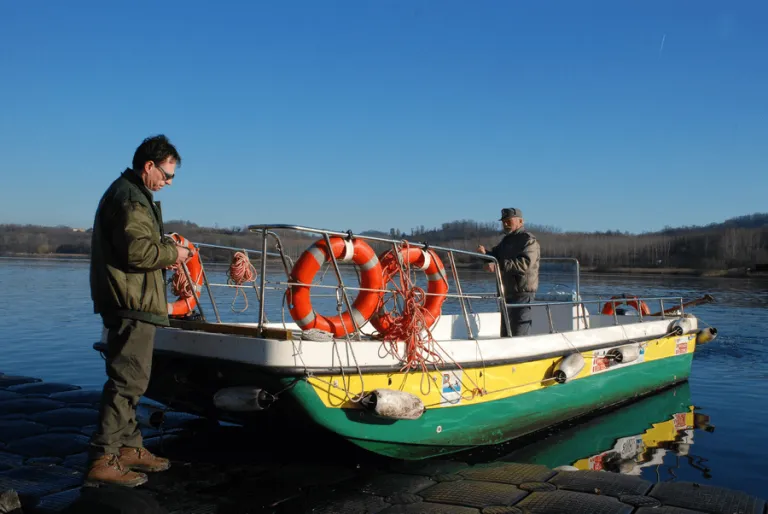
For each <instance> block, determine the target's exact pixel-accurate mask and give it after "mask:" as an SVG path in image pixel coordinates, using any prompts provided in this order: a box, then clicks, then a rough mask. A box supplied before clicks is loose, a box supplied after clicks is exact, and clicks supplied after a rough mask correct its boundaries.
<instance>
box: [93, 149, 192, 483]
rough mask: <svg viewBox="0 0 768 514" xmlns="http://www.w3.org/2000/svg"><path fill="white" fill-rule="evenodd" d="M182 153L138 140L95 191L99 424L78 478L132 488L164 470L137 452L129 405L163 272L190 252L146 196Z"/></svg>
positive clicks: (139, 391) (150, 340)
mask: <svg viewBox="0 0 768 514" xmlns="http://www.w3.org/2000/svg"><path fill="white" fill-rule="evenodd" d="M180 164H181V157H180V156H179V153H178V152H177V151H176V148H174V146H173V145H172V144H171V143H170V142H169V141H168V139H167V138H166V137H165V136H162V135H161V136H156V137H151V138H147V139H145V140H144V141H143V142H142V143H141V145H139V147H138V148H137V149H136V152H135V153H134V156H133V167H132V168H128V169H126V170H125V171H124V172H123V173H122V174H121V175H120V176H119V177H118V178H117V179H116V180H115V181H114V182H112V184H111V185H110V186H109V188H108V189H107V191H106V192H105V193H104V195H103V196H102V198H101V200H100V202H99V206H98V209H97V210H96V216H95V219H94V222H93V236H92V240H91V278H90V283H91V298H92V299H93V306H94V312H95V313H97V314H100V315H101V318H102V321H103V323H104V327H105V329H106V331H107V350H106V352H105V357H106V371H107V376H108V379H107V381H106V383H105V384H104V389H103V391H102V397H101V406H100V412H99V424H98V426H97V429H96V431H95V432H94V434H93V437H92V438H91V443H90V458H91V465H90V469H89V472H88V475H87V476H86V478H85V482H86V483H88V484H97V483H109V484H116V485H123V486H128V487H135V486H137V485H141V484H143V483H145V482H146V481H147V476H146V475H145V474H144V473H140V472H139V471H147V472H152V471H163V470H166V469H168V467H170V463H169V462H168V460H167V459H163V458H160V457H156V456H154V455H152V454H151V453H150V452H149V451H147V450H146V449H144V447H143V445H142V438H141V433H140V432H139V429H138V426H137V423H136V406H137V404H138V402H139V399H140V398H141V396H142V395H143V394H144V392H145V391H146V389H147V385H148V384H149V376H150V369H151V364H152V350H153V346H154V338H155V329H156V327H157V326H158V325H160V326H168V325H169V321H168V300H167V298H166V291H165V281H164V279H163V278H164V277H163V270H164V269H166V268H168V267H170V266H172V265H173V264H175V263H180V262H185V261H186V260H187V259H189V257H190V251H189V250H188V249H187V248H185V247H182V246H177V245H176V244H175V243H174V242H173V240H171V239H170V238H164V237H163V217H162V213H161V211H160V205H159V203H156V202H155V201H154V199H153V196H152V194H153V193H154V192H157V191H159V190H160V189H162V188H163V187H165V186H166V185H170V184H171V183H172V182H173V179H174V177H175V176H176V167H177V166H178V165H180Z"/></svg>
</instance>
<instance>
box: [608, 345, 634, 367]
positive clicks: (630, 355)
mask: <svg viewBox="0 0 768 514" xmlns="http://www.w3.org/2000/svg"><path fill="white" fill-rule="evenodd" d="M607 357H610V358H611V359H613V360H614V361H616V362H617V363H622V362H624V363H626V362H633V361H636V360H637V358H638V357H640V347H639V346H637V345H634V344H627V345H624V346H620V347H618V348H614V349H613V350H611V351H609V352H608V355H607Z"/></svg>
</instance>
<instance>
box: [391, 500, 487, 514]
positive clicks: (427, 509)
mask: <svg viewBox="0 0 768 514" xmlns="http://www.w3.org/2000/svg"><path fill="white" fill-rule="evenodd" d="M381 514H480V511H479V510H478V509H473V508H471V507H460V506H458V505H446V504H444V503H428V502H424V503H416V504H411V505H393V506H391V507H389V508H388V509H385V510H383V511H381Z"/></svg>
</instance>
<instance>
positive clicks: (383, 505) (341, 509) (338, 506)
mask: <svg viewBox="0 0 768 514" xmlns="http://www.w3.org/2000/svg"><path fill="white" fill-rule="evenodd" d="M389 507H390V504H389V503H387V502H385V501H384V499H383V498H381V497H380V496H372V495H369V494H363V493H352V494H345V495H342V496H341V497H340V498H339V499H337V500H331V501H328V502H324V503H322V504H321V505H317V506H313V507H312V508H311V509H312V510H310V511H304V512H312V514H358V513H361V512H365V513H366V514H378V513H380V512H382V511H384V510H386V509H387V508H389Z"/></svg>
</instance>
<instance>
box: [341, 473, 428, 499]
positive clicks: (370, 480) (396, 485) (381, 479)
mask: <svg viewBox="0 0 768 514" xmlns="http://www.w3.org/2000/svg"><path fill="white" fill-rule="evenodd" d="M435 484H436V482H435V481H434V480H431V479H429V478H427V477H425V476H420V475H401V474H399V473H373V474H371V475H369V476H363V477H359V478H355V479H352V480H350V481H348V482H345V483H344V484H343V486H342V487H343V488H344V489H346V490H354V491H359V492H361V493H365V494H374V495H377V496H388V495H391V494H397V493H411V494H415V493H418V492H419V491H421V490H423V489H426V488H427V487H430V486H433V485H435Z"/></svg>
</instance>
